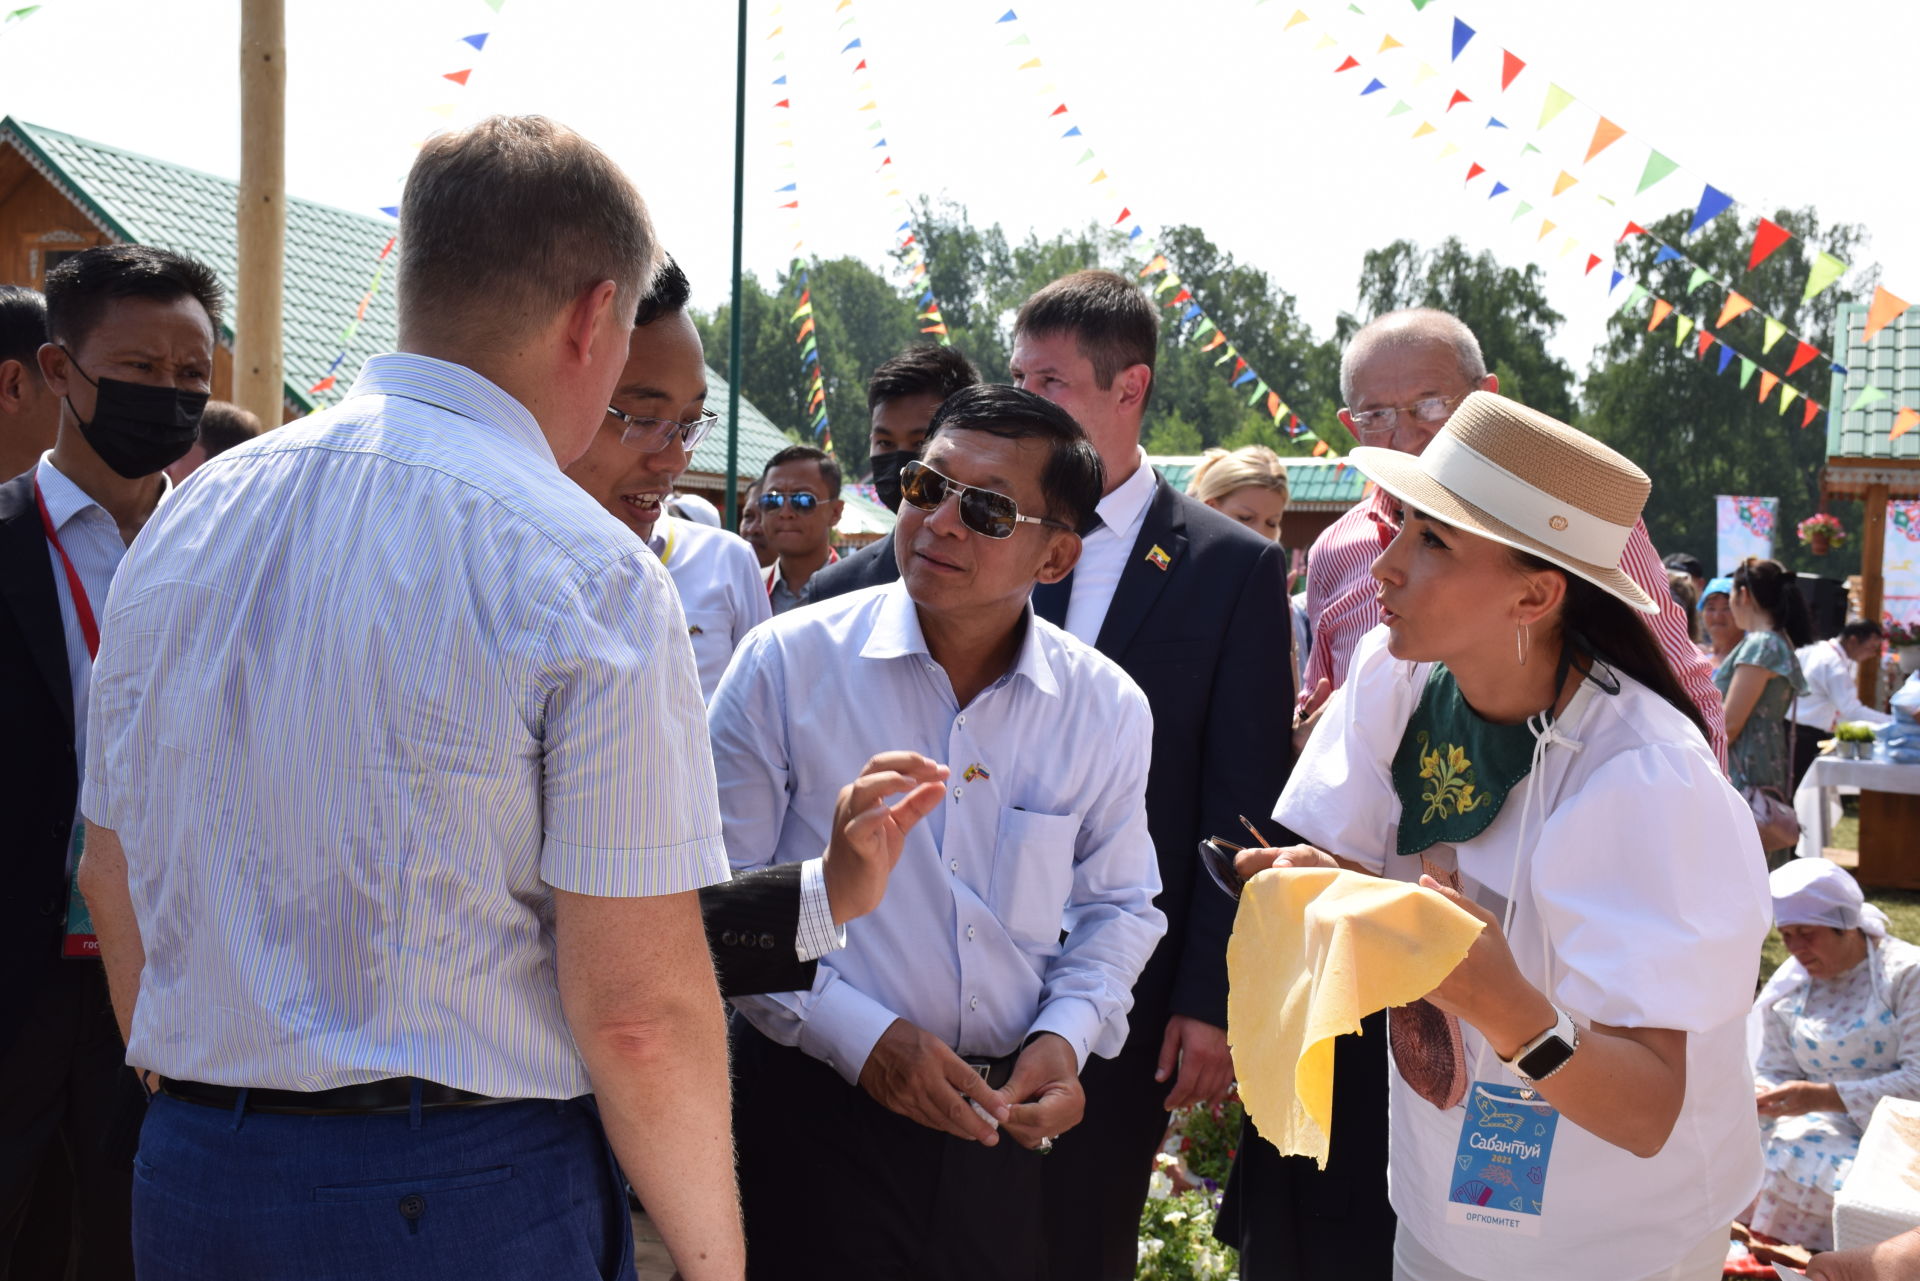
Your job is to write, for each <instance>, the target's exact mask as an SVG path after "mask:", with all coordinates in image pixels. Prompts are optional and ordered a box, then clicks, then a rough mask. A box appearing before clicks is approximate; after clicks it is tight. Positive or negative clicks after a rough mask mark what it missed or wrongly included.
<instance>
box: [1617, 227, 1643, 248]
mask: <svg viewBox="0 0 1920 1281" xmlns="http://www.w3.org/2000/svg"><path fill="white" fill-rule="evenodd" d="M1646 234H1647V229H1646V228H1645V227H1642V226H1641V225H1640V224H1639V223H1637V222H1630V223H1628V224H1627V229H1626V230H1625V231H1623V232H1621V233H1620V237H1619V239H1618V240H1615V241H1614V242H1613V243H1614V244H1616V245H1617V244H1619V243H1620V241H1621V240H1625V239H1626V238H1627V237H1628V236H1644V235H1646Z"/></svg>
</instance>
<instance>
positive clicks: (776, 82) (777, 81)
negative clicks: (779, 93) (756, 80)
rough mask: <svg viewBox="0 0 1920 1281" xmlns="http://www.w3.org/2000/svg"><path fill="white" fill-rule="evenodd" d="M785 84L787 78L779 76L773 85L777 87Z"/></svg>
mask: <svg viewBox="0 0 1920 1281" xmlns="http://www.w3.org/2000/svg"><path fill="white" fill-rule="evenodd" d="M786 82H787V78H786V77H785V76H781V77H780V78H779V79H778V80H775V81H774V82H773V83H775V84H777V85H783V84H785V83H786Z"/></svg>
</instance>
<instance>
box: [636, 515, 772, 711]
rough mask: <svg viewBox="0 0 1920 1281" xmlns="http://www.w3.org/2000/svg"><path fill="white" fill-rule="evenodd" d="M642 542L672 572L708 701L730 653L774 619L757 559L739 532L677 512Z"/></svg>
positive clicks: (662, 520) (703, 693)
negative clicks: (682, 516)
mask: <svg viewBox="0 0 1920 1281" xmlns="http://www.w3.org/2000/svg"><path fill="white" fill-rule="evenodd" d="M647 546H649V547H651V548H653V551H654V554H655V555H656V556H658V557H659V558H660V563H661V564H663V565H665V566H666V567H667V572H668V573H669V574H671V575H673V585H674V588H675V589H676V590H677V591H678V592H679V593H680V610H681V612H682V613H684V614H685V615H686V616H687V637H688V639H689V640H691V641H692V642H693V661H694V663H695V664H696V665H697V666H698V667H699V668H700V695H701V697H703V698H707V699H711V698H712V697H713V691H714V690H715V689H716V688H718V687H719V685H720V674H721V673H722V672H724V671H726V670H727V662H728V660H729V659H731V658H732V657H733V651H734V650H735V649H736V648H738V647H739V645H740V642H741V641H743V640H745V639H746V638H747V633H748V632H750V631H752V630H753V629H754V627H756V626H757V625H759V624H760V623H764V622H766V621H767V620H768V619H769V618H772V617H773V606H772V605H771V604H770V603H769V602H768V600H767V589H766V587H765V585H764V584H763V583H762V581H761V578H760V562H759V561H758V560H757V559H755V558H754V554H753V548H752V547H750V546H748V545H747V540H746V539H744V538H741V537H740V536H739V535H738V534H730V533H728V532H727V531H726V530H724V529H715V528H713V527H712V526H711V525H702V524H701V523H700V522H698V521H693V520H682V519H680V518H679V517H678V516H662V517H661V518H660V519H659V521H658V522H657V523H656V524H655V525H654V527H653V537H652V538H650V539H648V540H647Z"/></svg>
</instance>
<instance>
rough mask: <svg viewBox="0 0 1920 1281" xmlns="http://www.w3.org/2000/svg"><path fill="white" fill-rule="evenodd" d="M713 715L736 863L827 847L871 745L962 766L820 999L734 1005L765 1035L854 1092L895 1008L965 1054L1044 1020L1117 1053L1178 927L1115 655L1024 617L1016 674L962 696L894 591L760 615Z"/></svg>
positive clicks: (809, 995) (838, 960)
mask: <svg viewBox="0 0 1920 1281" xmlns="http://www.w3.org/2000/svg"><path fill="white" fill-rule="evenodd" d="M712 726H713V743H714V764H715V768H716V772H717V774H718V777H719V783H720V797H721V801H720V805H721V813H722V816H723V818H724V820H725V824H726V836H727V849H728V852H729V854H730V856H731V857H732V860H733V865H734V868H735V870H736V871H738V870H745V869H747V868H751V867H755V866H759V865H762V864H765V863H768V862H790V861H793V860H795V859H802V858H808V857H811V856H812V855H814V854H817V853H818V852H819V851H820V850H821V849H822V848H824V847H825V844H826V841H827V835H828V830H829V826H830V824H831V823H832V820H833V808H834V803H835V801H836V799H837V798H838V796H839V793H840V789H841V788H842V787H844V786H845V785H846V784H848V783H850V782H852V781H853V779H854V778H855V777H856V776H857V775H858V773H859V771H860V768H861V766H863V765H864V764H865V763H866V761H867V759H868V758H869V757H870V756H872V755H874V754H875V753H876V752H880V751H886V750H891V749H905V750H909V751H915V752H919V753H921V754H922V755H925V756H928V757H930V758H932V759H933V760H936V761H940V762H943V763H945V764H946V765H947V767H948V768H949V769H950V770H951V771H952V774H951V777H950V778H949V779H948V780H947V788H948V791H947V796H946V799H945V801H944V802H943V803H942V804H941V805H940V806H939V807H938V808H937V809H936V810H935V811H934V812H933V813H932V814H930V815H929V816H928V817H927V818H925V819H923V820H922V821H921V822H920V823H919V824H918V825H917V826H916V827H914V829H913V830H912V831H911V832H909V833H908V834H907V838H906V846H905V849H904V850H903V852H902V854H901V856H900V862H899V865H898V866H897V867H895V869H894V871H893V876H892V879H891V880H890V882H889V883H888V885H887V894H886V897H885V898H884V899H883V900H882V901H881V904H880V906H879V908H878V909H877V910H875V911H874V912H873V913H872V915H870V916H867V917H864V918H862V919H861V920H859V921H857V922H855V923H854V924H853V926H852V927H851V928H850V929H849V930H848V943H847V946H846V948H845V949H844V950H842V951H839V952H835V953H833V954H831V955H829V956H827V957H824V958H822V959H821V961H820V966H819V970H818V973H817V975H816V977H815V980H814V984H813V988H812V990H810V991H807V992H796V993H788V994H784V995H779V996H771V997H752V998H747V999H743V1000H740V1001H738V1002H736V1004H737V1005H738V1007H739V1009H740V1011H741V1013H742V1014H744V1015H745V1016H746V1018H748V1019H749V1020H750V1021H751V1022H752V1023H753V1025H754V1026H755V1027H757V1028H759V1029H760V1031H762V1032H763V1033H765V1034H766V1035H767V1036H769V1037H771V1038H772V1039H773V1040H775V1041H778V1042H780V1043H781V1044H783V1045H798V1046H799V1047H800V1048H801V1049H802V1050H805V1051H806V1052H807V1053H808V1054H811V1055H812V1056H813V1057H815V1058H817V1059H820V1060H822V1061H823V1062H826V1063H828V1064H830V1065H831V1066H832V1067H833V1068H835V1069H836V1070H837V1071H838V1072H839V1073H840V1074H841V1076H843V1077H844V1078H845V1079H846V1080H847V1081H848V1082H849V1083H857V1082H858V1080H859V1077H860V1070H861V1068H862V1066H863V1065H864V1064H865V1063H866V1060H867V1055H868V1053H869V1051H871V1049H872V1048H873V1044H874V1042H875V1041H877V1040H879V1038H880V1035H881V1033H882V1032H884V1031H885V1030H886V1029H887V1027H888V1025H889V1024H891V1023H892V1022H893V1020H894V1019H895V1018H896V1017H898V1018H903V1019H906V1020H907V1021H908V1022H910V1023H913V1024H915V1025H916V1026H918V1027H920V1028H922V1029H924V1030H925V1031H927V1032H929V1033H931V1034H932V1035H934V1036H935V1037H938V1038H939V1039H940V1040H942V1041H944V1042H946V1043H947V1044H948V1045H949V1046H951V1047H953V1049H955V1050H956V1051H958V1052H959V1053H960V1054H962V1055H981V1056H989V1057H997V1056H1000V1055H1005V1054H1010V1053H1012V1052H1014V1051H1015V1050H1017V1049H1018V1048H1019V1047H1020V1045H1021V1043H1022V1042H1023V1041H1024V1040H1025V1039H1026V1038H1027V1036H1028V1035H1029V1034H1031V1033H1034V1032H1055V1033H1058V1034H1059V1035H1060V1036H1062V1037H1064V1038H1065V1039H1066V1040H1067V1042H1068V1043H1069V1044H1071V1045H1072V1046H1073V1049H1074V1054H1075V1056H1076V1058H1077V1060H1078V1061H1079V1062H1080V1063H1081V1064H1082V1065H1084V1064H1085V1062H1086V1059H1087V1056H1088V1055H1089V1054H1099V1055H1103V1056H1110V1055H1112V1054H1115V1053H1117V1052H1118V1051H1119V1049H1120V1046H1121V1044H1122V1043H1123V1042H1124V1041H1125V1039H1126V1030H1127V1020H1126V1014H1127V1010H1128V1009H1129V1008H1130V1007H1131V1005H1132V1003H1133V995H1132V988H1133V984H1134V981H1135V979H1136V978H1137V977H1138V976H1139V973H1140V971H1141V969H1142V968H1143V967H1144V966H1145V965H1146V963H1147V958H1148V957H1149V956H1150V955H1151V954H1152V952H1153V948H1154V945H1155V943H1157V942H1158V941H1159V939H1160V936H1161V935H1162V934H1163V933H1165V931H1166V918H1165V916H1163V915H1162V914H1161V912H1160V911H1159V910H1158V909H1157V908H1155V907H1154V906H1153V898H1154V895H1155V894H1156V893H1158V892H1159V889H1160V875H1159V871H1158V866H1157V864H1156V862H1155V859H1154V852H1153V843H1152V839H1151V838H1150V837H1149V836H1148V834H1147V813H1146V804H1145V792H1146V781H1147V763H1148V756H1149V753H1150V748H1151V739H1152V728H1153V722H1152V716H1151V713H1150V712H1149V711H1148V710H1147V701H1146V698H1145V696H1144V695H1142V694H1141V692H1140V690H1139V688H1138V687H1137V686H1136V685H1134V683H1133V681H1132V680H1131V679H1129V678H1128V677H1127V675H1126V673H1124V672H1122V671H1121V670H1120V668H1119V667H1118V666H1117V665H1115V664H1114V663H1113V662H1111V661H1110V660H1108V659H1107V658H1105V657H1103V656H1102V655H1100V654H1099V653H1098V652H1096V651H1095V650H1094V649H1092V648H1091V647H1090V646H1086V645H1083V644H1081V643H1079V642H1078V641H1076V640H1074V639H1073V638H1072V637H1070V636H1068V635H1066V634H1065V633H1064V632H1062V631H1060V630H1059V629H1058V628H1056V627H1053V626H1052V625H1051V624H1049V623H1046V622H1045V621H1043V620H1041V619H1039V618H1036V617H1034V616H1033V615H1032V614H1031V612H1029V614H1028V623H1027V631H1026V635H1025V637H1024V639H1023V640H1022V641H1021V645H1020V650H1019V653H1018V655H1017V656H1016V658H1015V660H1014V663H1013V666H1012V668H1011V670H1009V671H1008V672H1007V673H1006V674H1005V675H1004V676H1002V677H1001V678H1000V679H999V680H997V681H995V682H994V683H993V684H992V685H990V686H988V687H987V688H986V689H985V690H984V691H982V692H981V694H980V695H979V696H978V697H977V698H975V699H974V700H973V701H972V702H971V703H969V704H968V705H967V706H966V707H960V706H958V705H957V703H956V700H955V698H954V694H953V688H952V686H951V684H950V683H949V682H948V680H947V675H946V673H945V672H944V671H942V670H941V668H940V666H939V665H938V664H937V663H935V662H934V661H933V658H932V656H931V655H930V654H929V652H928V649H927V643H926V639H925V637H924V636H923V635H922V633H921V630H920V621H919V614H918V611H917V610H916V609H915V607H914V604H913V601H912V598H911V597H909V596H908V594H907V589H906V585H905V584H904V583H900V582H896V583H891V584H888V585H887V586H884V587H874V588H868V589H866V590H864V591H859V592H852V593H849V594H847V595H845V596H840V597H835V598H833V599H831V600H827V601H825V602H822V603H820V604H816V605H812V606H809V607H808V608H806V609H802V610H795V611H793V612H792V613H789V614H783V615H780V616H779V617H777V618H775V619H774V620H773V621H772V622H770V623H767V624H765V625H764V626H761V627H758V628H755V629H754V631H753V634H752V635H750V636H748V637H747V641H746V644H745V645H743V646H741V648H740V651H739V652H738V654H736V655H735V657H734V662H733V665H732V666H731V667H729V668H728V669H727V674H726V676H725V678H723V679H722V680H721V682H720V690H719V693H717V694H716V695H715V696H714V700H713V707H712ZM1062 929H1065V930H1066V931H1067V932H1068V937H1067V938H1066V940H1065V941H1064V942H1062V940H1061V931H1062Z"/></svg>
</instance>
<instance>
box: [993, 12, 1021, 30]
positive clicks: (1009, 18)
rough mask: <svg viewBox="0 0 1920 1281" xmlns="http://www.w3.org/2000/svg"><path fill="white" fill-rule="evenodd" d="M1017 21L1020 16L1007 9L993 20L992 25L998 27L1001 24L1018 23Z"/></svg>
mask: <svg viewBox="0 0 1920 1281" xmlns="http://www.w3.org/2000/svg"><path fill="white" fill-rule="evenodd" d="M1019 20H1020V15H1019V14H1017V13H1015V12H1014V11H1013V10H1011V9H1009V10H1007V11H1006V12H1005V13H1003V14H1001V15H1000V16H999V18H997V19H996V20H995V22H994V25H995V26H998V25H999V24H1000V23H1002V22H1018V21H1019Z"/></svg>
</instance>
